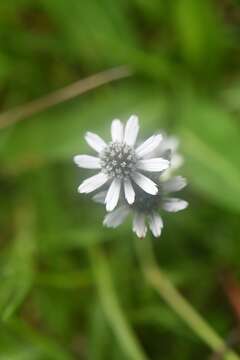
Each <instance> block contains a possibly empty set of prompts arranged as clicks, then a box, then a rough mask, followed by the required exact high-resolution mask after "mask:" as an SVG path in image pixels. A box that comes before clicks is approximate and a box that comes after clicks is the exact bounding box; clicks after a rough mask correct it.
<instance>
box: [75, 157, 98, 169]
mask: <svg viewBox="0 0 240 360" xmlns="http://www.w3.org/2000/svg"><path fill="white" fill-rule="evenodd" d="M73 160H74V162H75V164H77V166H79V167H82V168H85V169H100V168H101V164H100V159H99V158H97V157H95V156H90V155H76V156H74V158H73Z"/></svg>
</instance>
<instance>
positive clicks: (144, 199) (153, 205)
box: [131, 193, 161, 214]
mask: <svg viewBox="0 0 240 360" xmlns="http://www.w3.org/2000/svg"><path fill="white" fill-rule="evenodd" d="M160 201H161V200H160V197H159V195H150V194H146V195H145V194H144V193H142V194H138V195H137V196H136V199H135V202H134V204H133V205H131V206H132V207H133V208H134V209H135V210H137V211H139V212H141V213H145V214H149V213H151V212H152V211H154V210H157V209H158V208H159V204H160Z"/></svg>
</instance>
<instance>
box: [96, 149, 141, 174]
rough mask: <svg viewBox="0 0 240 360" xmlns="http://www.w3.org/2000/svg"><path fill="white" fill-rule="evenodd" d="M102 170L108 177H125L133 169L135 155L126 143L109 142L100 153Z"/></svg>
mask: <svg viewBox="0 0 240 360" xmlns="http://www.w3.org/2000/svg"><path fill="white" fill-rule="evenodd" d="M100 160H101V168H102V171H103V172H104V173H105V174H106V175H107V176H108V177H109V178H112V177H116V178H118V179H125V178H127V177H129V176H130V175H131V174H132V173H133V172H134V171H135V170H136V165H137V156H136V153H135V151H134V149H133V147H131V146H129V145H127V144H126V143H120V142H111V143H110V144H109V145H108V146H107V147H106V148H105V149H104V150H103V152H102V154H101V155H100Z"/></svg>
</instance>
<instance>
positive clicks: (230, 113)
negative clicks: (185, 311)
mask: <svg viewBox="0 0 240 360" xmlns="http://www.w3.org/2000/svg"><path fill="white" fill-rule="evenodd" d="M239 25H240V3H239V1H237V0H215V1H210V0H195V1H192V0H176V1H159V0H152V1H149V0H131V1H129V0H117V1H111V0H90V1H81V0H68V1H64V0H11V1H1V3H0V106H1V112H2V113H3V115H2V117H1V121H2V120H3V116H4V112H5V111H7V110H9V109H13V108H15V107H16V106H19V105H22V104H25V103H27V102H29V101H31V100H33V99H37V98H39V97H42V96H43V95H47V94H49V93H51V92H52V91H55V90H57V89H61V88H63V87H64V86H66V85H69V84H71V83H72V82H74V81H77V80H79V79H82V78H85V77H87V76H89V75H92V74H95V73H97V72H99V71H102V70H106V69H109V68H112V67H115V66H119V65H126V66H127V67H129V69H131V71H132V75H131V76H130V77H128V78H126V79H121V80H118V81H115V82H112V83H109V84H106V85H104V86H102V87H98V88H97V89H95V90H93V91H90V92H88V93H86V94H83V95H81V96H79V97H76V98H75V99H72V100H71V101H68V102H64V103H62V104H59V105H57V106H55V107H52V108H51V109H48V110H46V111H44V112H41V113H39V114H36V115H34V116H30V117H25V116H22V118H21V121H18V122H17V123H15V124H10V123H9V124H8V121H5V122H4V124H2V126H1V130H0V156H1V167H0V229H1V230H0V318H1V327H0V359H1V360H45V359H47V360H48V359H49V360H55V359H56V360H58V359H59V360H61V359H63V360H68V359H90V360H108V359H111V360H122V359H129V357H128V355H127V352H126V351H125V348H124V346H125V345H126V346H127V340H126V344H125V343H124V342H122V341H121V339H119V337H118V333H117V332H116V329H115V331H114V329H113V327H112V323H111V321H109V316H106V311H104V306H103V302H104V301H105V300H106V301H107V307H108V313H110V317H111V314H112V315H113V318H114V321H115V323H116V324H118V317H114V311H115V306H112V305H114V304H112V303H111V301H109V302H108V293H107V290H106V291H105V290H104V281H102V280H103V279H101V281H102V282H101V281H100V284H99V279H98V276H97V275H96V274H98V273H99V271H100V269H99V268H98V267H99V266H101V263H99V261H95V260H94V259H95V258H94V255H93V254H96V251H97V252H99V251H101V254H104V255H103V256H104V258H105V259H106V260H107V262H108V265H107V268H106V269H105V270H106V271H107V276H110V278H111V281H112V284H113V288H112V290H113V291H114V296H115V297H116V299H117V301H118V303H119V306H120V308H121V311H122V314H123V315H124V317H125V320H126V322H127V323H128V326H129V327H130V328H131V329H132V331H133V334H134V336H135V337H136V339H137V341H138V342H139V344H140V346H141V347H142V348H143V349H144V352H145V354H146V356H147V358H148V359H154V360H155V359H168V360H172V359H173V360H176V359H177V360H181V359H184V360H185V359H218V357H214V356H215V355H214V354H213V353H212V351H211V350H210V349H209V348H208V347H207V346H206V345H205V344H204V343H203V342H202V341H200V340H199V339H198V337H197V336H196V335H195V334H194V333H193V332H192V331H191V330H190V329H189V328H188V327H187V326H186V325H185V324H184V322H183V321H182V320H181V319H179V318H178V316H177V315H176V314H175V313H174V312H173V311H172V310H171V309H170V308H169V307H168V306H167V305H166V304H165V303H164V302H163V301H162V299H161V298H160V297H159V295H157V294H156V293H155V291H154V290H153V289H152V288H151V286H149V284H147V283H146V281H145V280H144V278H143V275H142V272H141V269H140V267H139V263H138V260H137V257H136V251H135V245H134V242H135V239H134V235H133V234H132V232H131V224H130V222H127V223H126V224H124V225H123V226H121V227H120V228H119V229H117V230H109V229H104V228H103V227H102V218H103V215H104V209H103V208H102V207H101V206H99V205H96V204H94V203H93V202H91V201H90V200H89V199H88V198H86V197H85V196H81V195H79V194H78V193H77V186H78V185H79V183H80V182H81V181H82V179H83V178H84V177H86V176H87V172H86V171H81V170H80V169H77V168H76V167H75V166H74V164H73V163H72V156H73V155H75V154H77V153H84V152H86V151H87V146H86V144H85V143H84V138H83V137H84V133H85V132H86V131H87V130H91V131H95V132H98V133H99V134H101V135H102V136H105V137H109V124H110V121H111V120H112V119H113V118H116V117H118V118H121V119H123V120H126V119H127V118H128V117H129V115H131V114H132V113H136V114H138V115H139V117H140V122H141V134H142V135H143V136H144V137H145V136H148V135H149V134H151V133H152V132H155V131H156V130H157V129H165V130H166V131H167V132H168V133H169V134H175V135H177V136H178V137H179V139H180V142H181V147H180V150H181V152H182V153H183V154H184V156H185V164H184V167H183V168H182V169H181V171H180V173H181V174H182V175H184V176H186V177H187V178H188V181H189V186H188V188H187V189H186V190H184V192H183V194H182V197H184V198H185V199H186V200H188V201H189V203H190V206H189V208H188V209H187V210H186V211H184V212H181V213H178V214H169V215H168V214H164V215H163V217H164V222H165V227H164V231H163V234H162V236H161V238H160V239H158V240H154V239H152V238H151V236H150V235H149V236H148V237H147V238H146V239H145V240H144V241H147V242H151V243H153V246H154V252H155V254H156V257H157V261H158V264H159V266H161V268H163V269H164V270H165V272H166V273H167V274H168V276H169V277H170V279H171V281H172V282H173V283H174V284H175V285H176V286H177V287H178V288H179V289H180V290H181V292H182V293H183V294H184V296H185V297H186V298H187V299H188V301H190V302H191V303H192V305H193V306H194V307H195V308H196V309H198V310H199V312H200V313H201V314H202V315H203V317H204V318H205V319H206V320H207V321H208V322H209V323H210V324H211V325H212V327H213V328H215V330H216V331H217V332H218V333H219V334H220V335H221V336H222V338H224V339H225V340H226V341H228V339H230V340H231V341H232V340H233V338H234V341H232V342H233V345H234V346H235V345H236V346H237V343H238V342H239V337H238V336H236V330H237V329H238V326H239V319H240V272H239V259H240V222H239V214H240V151H239V146H240V128H239V115H240V114H239V111H240V76H239V75H240V68H239V59H240V46H239V35H240V27H239ZM140 241H141V240H140ZM98 260H99V259H98ZM103 273H104V272H103ZM104 274H105V273H104ZM105 275H106V274H105ZM101 286H103V287H101ZM99 288H100V296H99V291H98V290H97V289H99ZM106 296H107V299H105V300H104V297H106ZM105 305H106V303H105ZM111 306H112V308H111ZM105 307H106V306H105ZM105 310H106V309H105ZM120 323H121V321H120ZM117 326H118V325H117ZM119 326H120V325H119ZM233 334H235V336H233ZM127 338H128V334H126V339H127ZM219 359H220V357H219ZM134 360H135V359H134ZM136 360H138V359H136Z"/></svg>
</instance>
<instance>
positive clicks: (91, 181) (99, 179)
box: [78, 172, 108, 194]
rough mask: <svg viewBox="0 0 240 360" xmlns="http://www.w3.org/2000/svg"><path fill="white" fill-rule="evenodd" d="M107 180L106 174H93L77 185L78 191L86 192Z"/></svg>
mask: <svg viewBox="0 0 240 360" xmlns="http://www.w3.org/2000/svg"><path fill="white" fill-rule="evenodd" d="M107 181H108V177H107V175H106V174H104V173H102V172H100V173H99V174H97V175H94V176H92V177H90V178H88V179H86V180H84V181H83V182H82V184H81V185H80V186H79V187H78V192H80V193H85V194H88V193H90V192H92V191H94V190H96V189H98V188H99V187H100V186H102V185H103V184H105V183H106V182H107Z"/></svg>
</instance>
